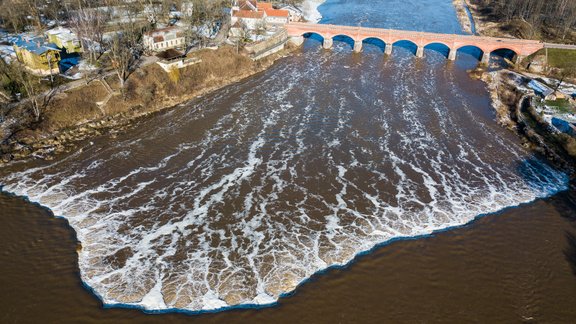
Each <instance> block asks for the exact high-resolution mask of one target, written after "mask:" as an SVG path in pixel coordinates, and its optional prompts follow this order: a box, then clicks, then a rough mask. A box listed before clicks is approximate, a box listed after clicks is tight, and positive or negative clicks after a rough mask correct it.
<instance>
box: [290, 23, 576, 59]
mask: <svg viewBox="0 0 576 324" xmlns="http://www.w3.org/2000/svg"><path fill="white" fill-rule="evenodd" d="M285 28H286V30H287V31H288V35H289V36H292V37H299V36H302V35H303V34H306V33H317V34H319V35H321V36H322V37H324V39H325V40H327V39H329V43H331V38H332V37H334V36H338V35H344V36H348V37H350V38H352V39H353V40H354V42H355V50H357V49H358V50H360V49H361V47H362V44H361V43H362V41H363V40H364V39H367V38H378V39H380V40H382V41H383V42H384V43H386V44H393V43H395V42H397V41H400V40H407V41H411V42H413V43H415V44H416V45H417V46H418V48H421V47H425V46H426V45H428V44H432V43H442V44H444V45H446V46H448V47H449V48H450V50H451V51H452V50H454V51H456V50H458V49H459V48H461V47H464V46H475V47H478V48H480V49H481V50H482V51H483V52H484V53H488V54H489V53H491V52H493V51H495V50H498V49H504V48H506V49H510V50H512V51H514V52H516V54H518V55H519V56H526V55H530V54H532V53H535V52H536V51H538V50H540V49H542V48H544V47H548V48H565V49H576V46H573V45H561V44H549V43H543V42H541V41H537V40H529V39H518V38H504V37H487V36H475V35H457V34H442V33H431V32H419V31H408V30H394V29H384V28H370V27H356V26H342V25H328V24H311V23H299V22H291V23H289V24H286V25H285ZM326 45H327V46H328V47H329V46H331V45H330V44H326Z"/></svg>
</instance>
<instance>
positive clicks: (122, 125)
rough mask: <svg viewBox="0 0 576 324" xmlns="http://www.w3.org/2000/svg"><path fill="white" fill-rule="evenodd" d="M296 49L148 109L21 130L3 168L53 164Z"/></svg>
mask: <svg viewBox="0 0 576 324" xmlns="http://www.w3.org/2000/svg"><path fill="white" fill-rule="evenodd" d="M295 49H296V47H291V46H290V45H289V44H287V47H286V48H285V49H284V50H282V51H280V52H277V53H274V54H272V55H270V56H268V57H266V58H264V59H262V60H260V61H259V64H258V65H257V67H256V68H254V69H251V70H246V71H243V72H242V73H240V74H238V75H235V76H234V77H231V78H220V79H219V80H218V81H219V82H217V83H216V84H215V85H212V86H207V87H202V88H200V89H197V90H192V91H190V92H188V93H186V94H184V95H180V96H166V97H165V98H163V100H161V101H160V102H158V103H155V104H151V105H149V106H147V107H141V106H138V107H133V108H134V109H130V110H128V111H124V112H120V113H116V114H113V115H108V116H102V117H101V118H97V119H93V120H89V121H86V120H82V121H80V122H79V123H78V124H76V125H74V126H72V127H66V128H62V129H58V130H55V131H51V132H39V131H34V130H22V131H19V132H18V133H16V134H14V135H13V136H11V137H9V138H8V139H7V140H5V141H4V142H3V143H2V144H0V167H1V166H6V165H9V164H11V163H13V162H21V161H26V160H32V159H41V160H47V161H50V160H53V159H54V158H55V157H56V156H57V155H59V154H62V153H67V152H71V151H73V150H74V149H76V148H77V147H78V145H79V144H80V143H81V142H83V141H86V140H89V139H92V138H96V137H99V136H109V137H110V138H115V137H116V136H117V134H119V133H121V132H124V131H126V130H128V129H130V128H131V127H133V125H134V124H136V123H137V122H138V121H139V120H142V119H143V118H150V117H151V116H153V115H154V114H156V113H158V112H160V111H165V110H167V109H172V108H174V107H175V106H177V105H179V104H182V103H185V102H188V101H191V100H194V99H197V98H200V97H202V96H205V95H207V94H209V93H211V92H214V91H217V90H219V89H222V88H224V87H226V86H229V85H231V84H234V83H237V82H240V81H242V80H244V79H246V78H249V77H251V76H254V75H256V74H258V73H261V72H263V71H265V70H266V69H268V68H269V67H271V66H272V65H273V64H274V63H275V62H276V61H277V60H278V59H281V58H283V57H285V56H287V55H288V54H289V53H290V52H292V51H294V50H295Z"/></svg>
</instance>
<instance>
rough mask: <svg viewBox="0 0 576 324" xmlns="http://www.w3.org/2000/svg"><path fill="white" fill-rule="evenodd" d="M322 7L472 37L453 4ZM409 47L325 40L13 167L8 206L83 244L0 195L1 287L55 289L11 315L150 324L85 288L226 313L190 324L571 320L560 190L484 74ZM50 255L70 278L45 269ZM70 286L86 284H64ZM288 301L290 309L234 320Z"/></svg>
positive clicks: (329, 17) (334, 14)
mask: <svg viewBox="0 0 576 324" xmlns="http://www.w3.org/2000/svg"><path fill="white" fill-rule="evenodd" d="M319 10H320V12H321V13H322V15H323V17H324V18H323V20H322V21H321V23H335V24H347V25H361V26H365V27H386V28H398V29H409V30H422V31H432V32H445V33H454V32H457V33H461V30H460V27H459V25H458V21H457V19H456V15H455V13H454V9H453V7H452V5H451V3H450V1H446V0H428V1H417V0H407V1H406V0H404V1H376V2H375V1H351V0H347V1H346V0H340V1H332V0H329V1H328V2H327V3H325V4H324V5H322V6H320V7H319ZM412 50H413V49H411V48H409V46H406V47H402V46H397V47H395V48H394V53H393V56H392V57H390V58H386V57H385V56H384V54H383V53H382V52H383V51H382V48H380V47H379V46H378V44H366V45H365V46H364V50H363V53H362V54H359V55H354V54H352V50H351V46H350V44H348V43H346V42H345V41H343V42H335V44H334V48H333V49H332V50H330V51H325V50H322V49H321V46H320V42H319V41H318V40H317V39H315V38H314V37H312V38H310V39H308V40H307V41H306V42H305V44H304V46H303V48H302V50H301V51H299V52H298V53H297V54H295V55H293V56H290V57H288V58H285V59H283V60H281V61H279V62H278V63H277V64H276V65H274V66H273V67H272V68H271V69H269V70H267V71H265V72H263V73H261V74H259V75H257V76H255V77H252V78H250V79H248V80H245V81H242V82H240V83H238V84H235V85H232V86H229V87H227V88H225V89H223V90H220V91H218V92H216V93H213V94H211V95H208V96H206V97H204V98H202V99H199V100H194V101H192V102H189V103H186V104H183V105H180V106H179V107H176V108H174V109H171V110H169V111H165V112H163V113H161V114H159V115H157V116H154V117H153V118H150V119H147V120H143V121H141V122H139V123H138V124H137V125H136V126H135V127H134V129H132V130H130V131H128V132H126V133H124V134H121V135H119V136H118V138H116V139H114V140H111V139H109V138H107V137H102V138H98V139H95V140H93V141H91V142H86V143H84V144H83V146H82V147H81V148H80V149H79V150H77V151H76V152H73V153H71V154H69V155H67V156H63V157H61V158H60V159H58V160H56V161H53V162H35V163H33V164H32V165H25V166H23V165H16V166H13V167H10V168H7V169H4V170H1V171H0V172H1V173H0V177H1V179H2V180H1V181H2V184H3V191H5V192H8V193H12V194H15V195H17V196H22V197H26V198H27V199H29V200H30V201H32V202H35V203H38V204H40V205H42V206H45V207H46V208H49V210H50V211H51V212H52V213H53V214H54V215H56V216H61V217H63V218H64V219H65V220H66V221H67V222H68V223H69V224H70V226H71V227H72V228H73V229H74V233H75V235H76V238H77V240H78V241H80V242H81V247H79V248H78V260H77V262H78V263H77V264H71V262H70V261H71V260H72V259H74V257H73V254H74V249H75V245H74V243H73V242H74V239H73V237H70V235H73V234H70V233H72V232H71V231H70V230H67V229H64V228H65V225H64V223H63V220H62V219H57V220H56V219H51V218H49V217H48V215H46V210H44V209H39V208H38V207H36V206H33V205H30V204H28V203H24V202H23V201H22V200H21V199H19V198H15V197H12V196H6V197H3V198H2V205H1V206H2V210H3V211H6V212H3V213H2V217H3V218H5V219H3V220H4V222H5V223H10V224H12V225H11V226H7V227H6V228H5V229H3V231H6V233H4V234H5V235H3V236H5V237H7V238H11V239H10V240H9V241H8V242H12V243H7V247H8V248H7V249H6V252H5V253H4V254H3V258H6V260H5V261H9V260H10V262H2V264H3V265H5V266H3V267H5V268H6V269H5V270H4V269H3V273H8V274H9V275H6V277H5V278H3V279H4V280H3V282H2V284H3V287H10V289H9V290H8V289H3V290H4V291H5V292H6V291H10V292H12V291H17V292H19V291H23V292H24V291H27V289H37V288H38V287H42V286H43V285H45V286H46V287H47V288H46V289H43V290H42V289H41V293H37V294H33V295H32V296H28V295H25V297H23V298H22V303H23V304H22V305H21V303H20V302H17V301H10V302H8V303H7V304H5V305H19V306H11V307H12V308H13V309H15V312H22V311H23V310H25V309H27V308H28V307H29V306H27V305H24V303H26V301H27V300H28V299H30V298H38V299H39V300H44V301H46V300H51V299H55V300H70V303H71V304H66V303H65V304H61V305H59V306H54V307H60V308H64V309H61V310H59V311H55V310H54V309H51V308H50V307H48V305H55V304H53V303H50V302H46V303H45V304H42V305H40V306H39V310H41V312H40V314H43V315H39V316H44V317H39V318H46V317H45V316H48V315H47V314H48V313H50V316H54V314H62V315H64V314H68V312H69V311H70V308H74V309H76V308H78V311H76V310H73V311H71V313H70V318H76V319H79V320H80V319H82V320H86V319H88V318H102V319H107V320H109V321H121V320H122V319H128V318H131V317H133V316H145V315H141V313H138V312H137V311H133V310H122V309H113V310H109V309H106V310H101V309H100V308H99V307H97V306H96V301H95V300H96V299H95V298H94V297H93V296H90V295H88V293H87V292H86V291H83V290H82V289H81V288H80V284H79V282H78V280H79V279H78V277H77V275H78V272H79V274H80V276H81V279H82V281H83V284H84V285H86V287H89V289H90V290H91V291H92V292H93V293H94V294H95V295H96V296H98V297H99V298H100V299H101V300H103V301H104V303H105V304H106V305H107V306H108V307H110V306H112V307H114V306H116V307H137V308H142V309H146V310H148V311H159V312H163V311H187V312H192V313H194V312H199V311H213V310H225V309H229V310H228V311H226V312H224V313H219V314H216V315H210V314H208V315H202V316H198V317H196V318H195V319H207V320H227V321H229V320H231V319H239V320H247V319H250V318H260V319H262V320H267V321H271V320H273V319H274V320H275V321H276V319H277V318H281V319H284V320H285V321H288V319H294V316H296V314H295V313H297V312H298V311H297V309H301V310H302V311H304V310H308V311H309V313H308V315H301V316H304V317H301V318H308V319H309V320H314V319H316V320H328V319H329V318H332V319H335V320H336V319H337V318H338V316H339V318H340V319H341V320H346V319H347V320H361V318H362V317H355V316H354V314H358V313H362V314H364V315H362V316H364V317H363V318H365V319H366V320H375V319H377V318H379V317H378V316H380V315H378V314H387V315H388V316H389V317H388V318H390V319H396V320H402V319H404V320H410V319H413V320H414V319H425V318H431V319H434V318H435V319H438V320H439V319H443V318H446V317H445V316H447V314H452V316H453V317H452V318H453V319H458V318H460V319H462V318H466V317H467V316H474V315H478V314H484V316H485V317H484V318H487V319H488V318H492V319H510V318H512V319H516V320H518V319H520V320H530V319H534V318H536V319H538V318H540V319H542V318H544V319H546V318H552V319H554V317H547V316H560V317H557V318H556V319H566V317H562V316H569V315H572V316H573V315H574V312H573V311H571V310H570V307H567V308H566V309H565V308H560V307H559V305H562V304H563V303H562V301H559V300H557V299H558V298H554V297H563V298H565V299H566V301H568V300H570V297H569V296H574V295H575V294H576V291H575V289H574V287H575V286H574V276H573V274H572V273H571V268H570V266H571V263H570V260H572V261H571V262H574V258H575V257H574V254H571V253H572V252H573V250H571V249H574V244H575V243H574V240H572V239H571V238H572V237H573V236H570V235H568V234H566V233H571V230H570V229H571V226H572V225H571V223H570V220H572V219H574V213H573V209H572V207H573V206H574V198H573V194H572V191H566V190H567V189H568V188H569V183H568V177H567V175H566V174H565V173H563V172H562V171H561V170H556V169H555V168H554V167H552V166H551V165H549V164H547V163H546V162H544V161H543V160H541V159H540V158H538V157H537V156H534V155H533V154H532V153H531V152H529V151H527V150H526V149H524V148H523V147H522V145H521V144H520V141H519V140H518V139H517V138H516V137H515V136H514V135H513V134H512V133H510V132H509V131H507V130H505V129H502V128H501V127H499V126H498V125H497V124H496V123H495V121H494V112H493V110H492V108H491V107H490V100H489V97H488V93H487V91H486V88H485V85H484V84H483V83H481V82H479V81H473V80H471V79H470V78H469V77H468V75H467V73H466V70H467V69H470V68H473V67H474V66H475V65H476V64H477V59H476V58H475V57H473V56H472V55H468V54H466V53H460V54H459V57H458V60H457V61H456V62H454V63H451V62H448V61H447V60H446V59H445V57H444V55H443V53H440V52H437V51H434V50H426V53H425V58H424V59H422V60H419V59H417V58H416V57H414V55H413V53H412V52H411V51H412ZM545 197H552V198H547V199H545V200H541V199H540V198H545ZM519 205H521V206H520V207H517V206H519ZM502 210H505V211H503V212H500V211H502ZM493 213H496V214H493ZM488 214H491V215H489V216H486V217H484V218H481V219H480V220H478V221H476V222H475V223H474V224H473V225H470V226H469V227H465V228H457V229H453V227H459V226H462V225H465V224H468V223H470V222H471V221H472V220H474V219H477V218H478V217H479V216H481V215H488ZM562 216H563V217H562ZM15 218H18V219H17V220H15ZM20 218H21V219H20ZM16 224H19V226H16ZM451 228H452V230H450V231H448V232H446V231H445V230H447V229H451ZM51 230H54V232H52V231H51ZM46 231H49V233H47V232H46ZM438 231H440V232H442V233H439V234H434V235H433V236H432V237H430V236H428V235H429V234H431V233H435V232H438ZM65 233H69V234H65ZM56 234H59V235H61V237H62V240H64V241H62V242H61V241H59V240H58V239H57V237H56V236H55V235H56ZM30 235H32V237H31V238H29V239H26V238H28V237H29V236H30ZM44 237H49V238H50V242H46V243H45V241H44V239H43V238H44ZM20 238H21V239H20ZM407 238H415V240H400V239H407ZM567 238H568V240H567ZM20 241H22V242H23V243H24V244H23V245H21V244H19V243H20ZM25 242H31V243H29V245H26V243H25ZM567 242H568V243H567ZM571 244H572V245H571ZM45 245H46V246H45ZM378 246H380V247H378ZM50 247H52V248H50ZM39 251H43V252H41V253H40V252H39ZM57 251H60V254H57V253H55V252H57ZM369 251H370V253H369V254H367V255H365V256H362V257H360V258H359V260H358V262H356V263H352V264H350V262H351V261H352V260H354V259H355V258H358V257H357V256H358V255H359V254H364V253H366V252H369ZM54 260H62V264H64V266H62V268H59V267H56V270H55V271H54V272H53V271H46V270H45V269H47V268H44V266H46V267H48V268H49V267H50V266H54V265H55V264H56V265H60V262H55V261H54ZM64 260H66V261H64ZM567 261H568V262H567ZM12 263H13V264H14V266H11V265H10V266H9V265H8V264H12ZM43 265H44V266H43ZM344 265H350V266H349V267H345V268H339V267H341V266H344ZM572 265H573V263H572ZM76 266H78V267H79V268H78V272H76V270H75V269H76ZM335 267H337V268H335ZM327 268H330V269H331V270H328V271H327V272H326V275H315V274H317V273H319V272H324V271H325V270H326V269H327ZM40 269H42V270H40ZM32 271H34V272H35V271H38V272H40V275H34V276H33V277H34V278H30V275H31V273H30V272H32ZM62 275H66V278H65V280H63V279H61V276H62ZM309 278H314V280H313V281H314V282H311V283H307V284H304V285H303V286H301V287H300V288H297V287H298V286H299V285H302V284H303V283H304V282H306V281H307V280H308V279H309ZM32 279H33V280H32ZM26 280H32V282H36V281H37V282H38V284H37V285H34V286H33V287H27V288H25V287H23V286H25V284H24V282H26ZM61 280H63V281H65V282H66V283H67V284H69V285H70V286H74V287H76V288H74V289H71V290H68V289H61V288H55V287H54V286H58V283H59V282H60V281H61ZM314 286H316V288H315V287H314ZM553 287H554V288H557V289H558V290H559V291H556V289H552V288H553ZM296 288H297V289H296ZM295 289H296V290H295ZM69 291H72V292H69ZM294 291H295V295H293V296H291V297H288V298H286V297H285V298H280V297H281V296H286V295H287V294H289V293H291V292H294ZM502 291H505V293H504V294H502ZM551 291H554V294H552V293H550V292H551ZM466 292H468V295H466ZM22 294H24V293H22ZM69 294H72V295H73V296H76V297H75V298H71V297H70V296H68V295H69ZM16 295H18V293H17V294H16ZM87 295H88V297H89V298H86V296H87ZM300 295H301V296H300ZM466 296H468V298H467V297H466ZM470 296H475V297H476V298H473V299H472V300H473V301H474V302H473V303H472V302H471V299H470V298H469V297H470ZM8 298H9V296H6V297H4V298H3V300H6V299H8ZM279 298H280V305H284V304H286V305H292V306H291V307H288V308H287V309H290V308H291V309H292V311H291V312H289V311H288V310H287V309H283V307H281V306H280V307H273V308H265V309H258V310H230V308H238V307H241V308H246V307H254V306H257V305H274V303H276V302H277V301H278V300H279ZM38 299H37V300H38ZM560 299H562V298H560ZM431 300H435V301H436V302H434V303H431ZM345 301H348V302H347V303H346V302H345ZM360 301H366V303H360ZM497 301H500V302H499V303H496V302H497ZM33 304H34V303H33ZM383 304H385V305H383ZM298 305H300V306H301V307H300V308H299V307H298ZM337 305H341V306H340V308H335V306H337ZM394 305H397V306H399V307H400V308H396V307H394ZM489 305H496V307H497V309H498V310H499V312H498V314H499V316H501V317H490V316H495V315H496V313H494V314H493V313H492V312H491V311H490V308H489V307H490V306H489ZM70 306H72V307H70ZM313 306H314V307H313ZM417 306H421V307H417ZM466 306H467V307H466ZM3 307H5V306H3ZM390 307H392V309H391V310H390V311H388V312H383V311H382V310H383V309H390ZM452 307H454V308H453V309H457V310H458V311H459V312H458V313H456V314H453V313H454V312H453V311H446V310H447V309H449V308H452ZM12 308H11V309H12ZM352 308H353V309H352ZM295 309H296V311H295ZM316 309H320V310H329V309H335V310H336V311H333V312H332V313H331V314H329V315H326V317H325V318H324V317H322V315H320V314H321V313H322V312H318V311H316ZM376 309H378V311H376ZM559 309H561V310H562V311H559ZM312 310H314V311H312ZM359 310H364V311H363V312H359ZM552 310H554V311H552ZM371 311H376V312H375V313H371ZM494 311H495V312H496V310H494ZM51 312H53V313H51ZM62 312H65V313H64V314H63V313H62ZM327 313H328V312H327ZM9 314H11V313H9ZM20 314H21V316H22V313H20ZM281 314H284V315H281ZM314 314H316V315H314ZM550 314H555V315H550ZM402 315H405V317H404V318H403V317H402ZM7 316H9V315H7ZM24 316H30V317H31V316H32V315H31V314H30V313H28V315H24ZM162 316H165V317H166V319H168V318H171V319H182V318H184V319H185V318H186V317H179V316H182V315H174V314H173V315H162ZM235 316H237V317H235ZM349 316H350V317H349ZM359 316H360V315H359ZM542 316H544V317H542ZM5 318H7V319H10V317H5ZM296 318H298V317H296ZM145 319H146V320H155V319H156V320H159V319H162V317H158V318H156V317H152V318H149V317H146V318H145Z"/></svg>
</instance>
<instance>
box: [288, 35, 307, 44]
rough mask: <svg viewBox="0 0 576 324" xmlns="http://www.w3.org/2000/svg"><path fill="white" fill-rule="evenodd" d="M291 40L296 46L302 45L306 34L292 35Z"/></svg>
mask: <svg viewBox="0 0 576 324" xmlns="http://www.w3.org/2000/svg"><path fill="white" fill-rule="evenodd" d="M289 41H290V43H292V44H294V45H296V46H300V45H302V44H303V43H304V36H291V37H290V39H289Z"/></svg>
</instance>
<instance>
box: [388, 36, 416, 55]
mask: <svg viewBox="0 0 576 324" xmlns="http://www.w3.org/2000/svg"><path fill="white" fill-rule="evenodd" d="M391 45H392V46H394V48H396V47H400V48H404V49H407V50H408V51H410V52H412V54H414V55H416V54H417V52H418V44H416V43H415V42H414V41H411V40H409V39H398V40H395V41H394V42H392V44H391Z"/></svg>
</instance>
